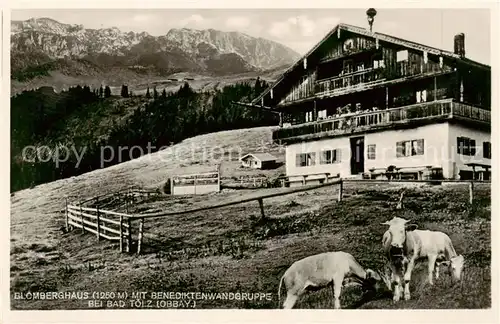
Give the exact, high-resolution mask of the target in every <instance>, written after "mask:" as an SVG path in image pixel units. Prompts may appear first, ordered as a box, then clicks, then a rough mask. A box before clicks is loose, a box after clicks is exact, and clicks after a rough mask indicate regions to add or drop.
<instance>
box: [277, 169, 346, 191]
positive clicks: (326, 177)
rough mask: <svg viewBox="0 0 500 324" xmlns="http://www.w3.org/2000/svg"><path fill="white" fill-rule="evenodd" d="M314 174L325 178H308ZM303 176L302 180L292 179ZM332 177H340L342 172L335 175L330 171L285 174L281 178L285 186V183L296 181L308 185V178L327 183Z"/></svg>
mask: <svg viewBox="0 0 500 324" xmlns="http://www.w3.org/2000/svg"><path fill="white" fill-rule="evenodd" d="M314 176H324V178H319V179H308V177H314ZM300 177H301V178H302V179H300V180H294V181H290V178H300ZM332 178H340V173H337V174H336V175H334V176H331V173H330V172H321V173H311V174H303V175H292V176H283V177H279V179H280V180H281V183H282V186H283V187H285V183H288V184H290V183H296V182H302V185H306V183H307V181H308V180H313V181H319V182H320V183H327V182H328V180H329V179H332Z"/></svg>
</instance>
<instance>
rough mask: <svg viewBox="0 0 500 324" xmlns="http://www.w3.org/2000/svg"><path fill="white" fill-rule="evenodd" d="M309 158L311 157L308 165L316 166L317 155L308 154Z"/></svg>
mask: <svg viewBox="0 0 500 324" xmlns="http://www.w3.org/2000/svg"><path fill="white" fill-rule="evenodd" d="M308 157H309V159H310V160H309V162H310V163H308V164H307V165H308V166H309V165H315V164H316V153H309V154H308Z"/></svg>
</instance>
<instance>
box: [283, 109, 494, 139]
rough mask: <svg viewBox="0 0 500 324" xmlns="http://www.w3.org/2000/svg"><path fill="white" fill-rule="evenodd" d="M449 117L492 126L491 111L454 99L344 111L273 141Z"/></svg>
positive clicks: (292, 129)
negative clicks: (354, 111)
mask: <svg viewBox="0 0 500 324" xmlns="http://www.w3.org/2000/svg"><path fill="white" fill-rule="evenodd" d="M450 119H455V120H462V121H466V122H473V123H476V124H480V125H481V126H486V127H490V125H491V112H490V111H489V110H485V109H482V108H478V107H473V106H470V105H467V104H463V103H458V102H455V101H453V99H444V100H436V101H430V102H424V103H418V104H414V105H409V106H403V107H398V108H391V109H385V110H377V111H371V112H364V113H350V114H344V115H339V116H335V117H332V118H328V119H324V120H318V121H315V122H308V123H303V124H298V125H293V126H290V127H282V128H280V129H278V130H277V131H275V132H274V133H273V140H275V141H278V140H281V141H282V142H284V143H293V142H300V141H304V140H313V139H320V138H323V137H336V136H342V135H346V134H353V133H359V132H366V131H374V130H382V129H388V128H393V127H394V128H396V127H408V126H410V127H412V126H417V125H423V124H428V123H432V122H436V121H439V120H450Z"/></svg>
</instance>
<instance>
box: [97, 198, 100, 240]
mask: <svg viewBox="0 0 500 324" xmlns="http://www.w3.org/2000/svg"><path fill="white" fill-rule="evenodd" d="M96 210H97V240H98V241H100V240H101V235H100V233H101V217H100V212H99V205H97V206H96Z"/></svg>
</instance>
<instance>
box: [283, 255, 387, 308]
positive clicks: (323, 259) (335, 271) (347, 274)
mask: <svg viewBox="0 0 500 324" xmlns="http://www.w3.org/2000/svg"><path fill="white" fill-rule="evenodd" d="M381 280H383V281H381ZM282 283H285V288H286V291H287V296H286V300H285V302H284V303H283V308H285V309H290V308H292V307H293V306H294V305H295V302H296V301H297V299H298V298H299V297H300V296H301V295H302V294H303V293H304V292H305V291H307V290H318V289H321V288H324V287H326V286H328V285H330V284H332V289H333V294H334V298H335V306H334V307H335V308H336V309H339V308H340V292H341V290H342V286H343V284H344V283H348V284H350V285H361V286H363V288H364V289H366V290H368V289H369V290H378V289H380V288H381V287H383V284H385V285H386V286H387V288H389V289H390V281H389V279H388V277H387V276H386V277H384V276H381V275H380V274H379V273H377V272H375V271H373V270H370V269H366V270H365V269H363V267H362V266H361V265H360V264H359V263H358V262H357V261H356V259H355V258H354V257H353V256H352V255H351V254H349V253H347V252H342V251H338V252H325V253H320V254H316V255H312V256H309V257H306V258H304V259H301V260H298V261H296V262H294V263H293V264H292V265H291V266H290V268H288V269H287V270H286V271H285V273H284V274H283V276H282V277H281V280H280V284H279V288H278V301H279V303H280V304H281V301H280V295H281V285H282ZM381 284H382V285H381Z"/></svg>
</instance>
